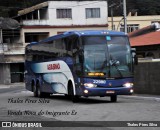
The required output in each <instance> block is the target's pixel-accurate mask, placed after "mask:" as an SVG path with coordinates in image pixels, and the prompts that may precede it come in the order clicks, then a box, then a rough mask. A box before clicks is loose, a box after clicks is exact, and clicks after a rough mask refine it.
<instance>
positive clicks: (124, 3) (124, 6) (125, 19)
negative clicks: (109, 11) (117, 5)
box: [123, 0, 127, 33]
mask: <svg viewBox="0 0 160 130" xmlns="http://www.w3.org/2000/svg"><path fill="white" fill-rule="evenodd" d="M123 18H124V32H125V33H127V17H126V0H123Z"/></svg>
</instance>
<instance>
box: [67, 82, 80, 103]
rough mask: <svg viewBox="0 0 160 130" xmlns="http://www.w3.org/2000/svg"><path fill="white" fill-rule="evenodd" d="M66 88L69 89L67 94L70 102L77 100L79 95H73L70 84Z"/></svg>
mask: <svg viewBox="0 0 160 130" xmlns="http://www.w3.org/2000/svg"><path fill="white" fill-rule="evenodd" d="M68 88H69V89H68V91H69V92H68V94H69V96H70V98H71V100H72V102H73V103H76V102H78V100H79V96H76V95H74V90H73V86H72V85H71V84H70V86H69V87H68Z"/></svg>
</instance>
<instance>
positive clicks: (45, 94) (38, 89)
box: [36, 83, 48, 98]
mask: <svg viewBox="0 0 160 130" xmlns="http://www.w3.org/2000/svg"><path fill="white" fill-rule="evenodd" d="M36 90H37V94H38V97H39V98H44V97H46V96H47V94H48V93H44V92H41V89H40V85H39V83H38V84H37V86H36Z"/></svg>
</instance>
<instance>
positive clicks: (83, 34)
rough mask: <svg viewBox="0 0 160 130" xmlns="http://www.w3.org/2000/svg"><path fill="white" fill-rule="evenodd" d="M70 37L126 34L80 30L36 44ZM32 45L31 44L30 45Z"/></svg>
mask: <svg viewBox="0 0 160 130" xmlns="http://www.w3.org/2000/svg"><path fill="white" fill-rule="evenodd" d="M71 35H78V36H89V35H120V36H125V35H126V34H125V33H124V32H118V31H111V30H81V31H67V32H64V33H62V34H58V35H54V36H51V37H48V38H46V39H44V40H41V41H40V42H37V43H43V42H48V41H51V40H56V39H60V38H65V37H68V36H71ZM31 44H32V43H31ZM33 44H36V42H33Z"/></svg>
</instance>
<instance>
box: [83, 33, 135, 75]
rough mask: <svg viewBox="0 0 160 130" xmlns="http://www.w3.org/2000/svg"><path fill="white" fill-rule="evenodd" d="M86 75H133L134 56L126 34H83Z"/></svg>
mask: <svg viewBox="0 0 160 130" xmlns="http://www.w3.org/2000/svg"><path fill="white" fill-rule="evenodd" d="M82 44H83V49H84V50H83V51H84V62H83V68H84V73H85V76H87V77H88V76H89V77H91V76H101V77H106V78H123V77H132V74H133V73H132V71H133V70H132V58H131V53H130V46H129V41H128V38H127V37H126V36H83V37H82Z"/></svg>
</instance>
